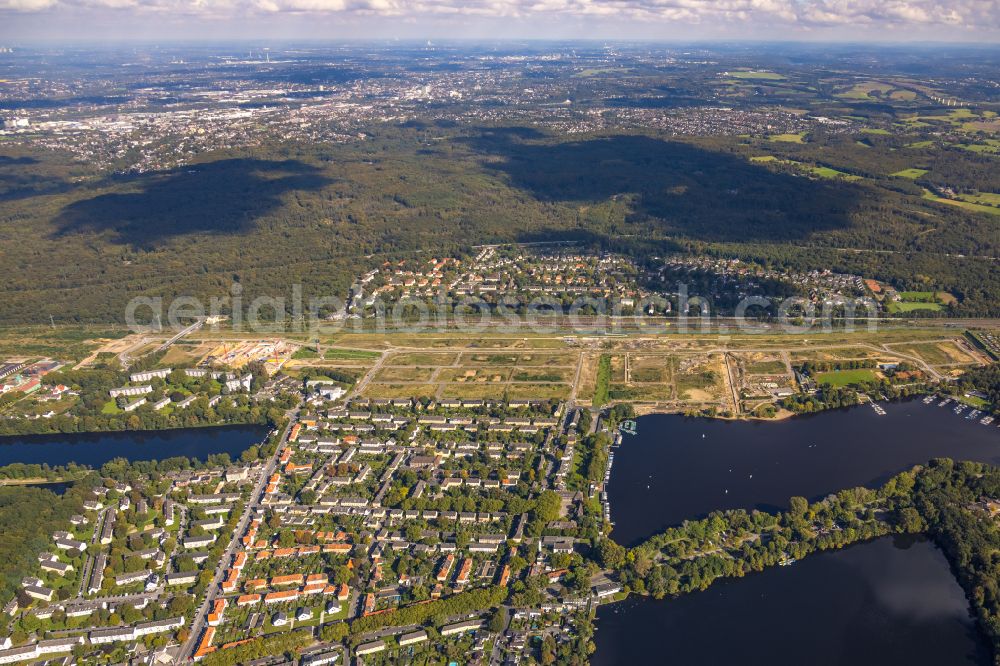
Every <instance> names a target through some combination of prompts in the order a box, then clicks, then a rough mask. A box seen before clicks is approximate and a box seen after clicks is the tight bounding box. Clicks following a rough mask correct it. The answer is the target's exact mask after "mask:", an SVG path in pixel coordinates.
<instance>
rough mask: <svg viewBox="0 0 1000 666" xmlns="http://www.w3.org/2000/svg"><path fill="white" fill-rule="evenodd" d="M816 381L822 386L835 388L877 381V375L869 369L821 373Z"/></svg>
mask: <svg viewBox="0 0 1000 666" xmlns="http://www.w3.org/2000/svg"><path fill="white" fill-rule="evenodd" d="M816 381H817V382H819V383H820V384H830V385H832V386H835V387H838V388H839V387H842V386H851V385H852V384H860V383H861V382H873V381H875V373H874V372H872V371H871V370H867V369H859V370H833V371H831V372H821V373H819V374H818V375H816Z"/></svg>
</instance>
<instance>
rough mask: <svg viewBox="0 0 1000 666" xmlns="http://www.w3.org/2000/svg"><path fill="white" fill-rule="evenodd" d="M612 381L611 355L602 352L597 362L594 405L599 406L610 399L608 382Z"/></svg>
mask: <svg viewBox="0 0 1000 666" xmlns="http://www.w3.org/2000/svg"><path fill="white" fill-rule="evenodd" d="M610 382H611V356H610V355H608V354H601V359H600V361H598V364H597V381H596V385H595V387H594V399H593V403H592V404H593V405H594V406H595V407H599V406H601V405H603V404H604V403H606V402H607V401H608V384H609V383H610Z"/></svg>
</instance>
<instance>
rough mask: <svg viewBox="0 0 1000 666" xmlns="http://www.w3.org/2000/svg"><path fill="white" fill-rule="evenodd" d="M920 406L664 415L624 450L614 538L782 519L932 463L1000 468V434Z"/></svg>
mask: <svg viewBox="0 0 1000 666" xmlns="http://www.w3.org/2000/svg"><path fill="white" fill-rule="evenodd" d="M936 404H937V403H934V404H933V405H924V404H923V403H922V402H921V401H920V400H911V401H908V402H904V403H888V404H883V407H884V408H885V410H886V411H887V412H888V414H886V415H885V416H878V415H877V414H876V413H875V412H874V410H873V409H872V408H871V407H869V406H862V407H855V408H851V409H848V410H838V411H831V412H823V413H820V414H815V415H810V416H797V417H794V418H791V419H787V420H784V421H778V422H751V421H723V420H717V419H703V418H685V417H683V416H679V415H664V414H656V415H650V416H644V417H642V418H640V419H639V420H638V423H639V432H638V434H637V435H635V436H630V435H625V436H624V441H623V443H622V446H620V447H619V448H617V449H614V453H615V461H614V466H613V467H612V471H611V482H610V484H609V486H608V497H609V500H610V502H611V518H612V520H614V522H615V527H614V531H613V532H612V536H614V538H615V540H616V541H618V542H619V543H621V544H624V545H635V544H636V543H638V542H641V541H642V540H644V539H646V538H648V537H649V536H651V535H653V534H656V533H657V532H660V531H662V530H663V529H664V528H665V527H669V526H672V525H677V524H679V523H681V522H683V521H684V520H686V519H692V518H699V517H703V516H705V515H706V514H708V513H709V512H711V511H714V510H717V509H735V508H745V509H752V508H757V509H762V510H767V511H776V510H781V509H784V508H786V507H787V506H788V498H789V497H791V496H793V495H801V496H803V497H806V498H809V499H810V500H816V499H820V498H822V497H824V496H826V495H828V494H829V493H832V492H836V491H838V490H841V489H843V488H850V487H854V486H869V487H874V486H877V485H879V484H881V483H882V482H884V481H885V480H886V479H887V478H888V477H890V476H892V475H893V474H896V473H898V472H901V471H903V470H904V469H908V468H910V467H912V466H913V465H916V464H919V463H924V462H927V461H928V460H930V459H931V458H936V457H949V458H953V459H956V460H976V461H982V462H990V463H994V464H1000V428H997V427H996V426H995V425H993V426H984V425H981V424H979V423H978V421H969V420H967V419H965V418H962V417H960V416H956V415H955V414H954V413H953V412H952V410H951V408H950V407H942V408H938V407H937V406H936Z"/></svg>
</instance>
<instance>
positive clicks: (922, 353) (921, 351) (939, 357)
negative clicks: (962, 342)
mask: <svg viewBox="0 0 1000 666" xmlns="http://www.w3.org/2000/svg"><path fill="white" fill-rule="evenodd" d="M892 348H893V349H898V350H899V351H900V352H901V353H904V354H910V355H912V356H919V357H920V358H922V359H924V361H925V362H926V363H927V364H928V365H950V364H953V363H974V362H975V359H974V358H973V357H972V356H970V355H969V354H967V353H966V352H964V351H963V350H962V349H960V348H959V347H958V346H957V345H956V344H955V343H954V342H952V341H950V340H945V341H943V342H924V343H918V344H903V345H898V346H897V345H893V346H892Z"/></svg>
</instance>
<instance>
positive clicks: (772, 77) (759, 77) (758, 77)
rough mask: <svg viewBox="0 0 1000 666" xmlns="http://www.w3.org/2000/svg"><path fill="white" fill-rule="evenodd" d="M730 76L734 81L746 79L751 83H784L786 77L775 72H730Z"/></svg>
mask: <svg viewBox="0 0 1000 666" xmlns="http://www.w3.org/2000/svg"><path fill="white" fill-rule="evenodd" d="M729 76H731V77H732V78H734V79H746V80H749V81H784V80H785V77H784V76H782V75H781V74H777V73H775V72H750V71H745V72H729Z"/></svg>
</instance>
